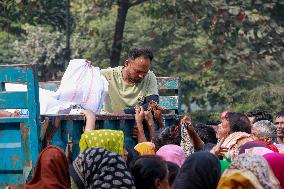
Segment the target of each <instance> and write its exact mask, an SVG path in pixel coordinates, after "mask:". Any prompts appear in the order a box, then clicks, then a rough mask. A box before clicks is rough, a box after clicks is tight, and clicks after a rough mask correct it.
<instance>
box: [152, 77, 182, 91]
mask: <svg viewBox="0 0 284 189" xmlns="http://www.w3.org/2000/svg"><path fill="white" fill-rule="evenodd" d="M157 82H158V89H159V90H174V89H179V87H180V79H179V78H178V77H157Z"/></svg>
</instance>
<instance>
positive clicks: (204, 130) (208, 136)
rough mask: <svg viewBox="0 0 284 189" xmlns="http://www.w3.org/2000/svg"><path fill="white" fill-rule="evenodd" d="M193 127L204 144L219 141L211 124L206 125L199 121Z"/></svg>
mask: <svg viewBox="0 0 284 189" xmlns="http://www.w3.org/2000/svg"><path fill="white" fill-rule="evenodd" d="M193 127H194V129H195V131H196V133H197V134H198V136H199V137H200V139H201V140H202V141H203V142H204V144H206V143H214V144H216V143H217V138H216V133H215V131H214V129H213V128H212V127H211V126H208V125H205V124H203V123H197V124H194V125H193Z"/></svg>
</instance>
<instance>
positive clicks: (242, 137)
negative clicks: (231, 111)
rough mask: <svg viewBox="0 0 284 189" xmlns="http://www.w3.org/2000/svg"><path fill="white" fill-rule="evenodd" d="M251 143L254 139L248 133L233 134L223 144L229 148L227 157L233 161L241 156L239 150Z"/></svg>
mask: <svg viewBox="0 0 284 189" xmlns="http://www.w3.org/2000/svg"><path fill="white" fill-rule="evenodd" d="M249 141H253V138H252V137H251V135H250V134H248V133H246V132H234V133H231V134H230V135H229V136H228V137H227V138H226V139H225V141H224V142H223V144H222V147H225V148H228V152H227V153H226V154H225V155H226V157H227V158H230V159H231V160H233V159H234V158H235V157H236V156H237V155H238V154H239V148H240V147H241V146H242V145H243V144H245V143H247V142H249Z"/></svg>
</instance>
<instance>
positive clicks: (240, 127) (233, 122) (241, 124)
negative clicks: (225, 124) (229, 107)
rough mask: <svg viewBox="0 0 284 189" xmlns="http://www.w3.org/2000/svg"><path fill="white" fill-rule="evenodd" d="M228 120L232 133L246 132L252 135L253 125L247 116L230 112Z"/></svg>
mask: <svg viewBox="0 0 284 189" xmlns="http://www.w3.org/2000/svg"><path fill="white" fill-rule="evenodd" d="M226 119H227V120H228V121H229V123H230V126H231V131H230V133H233V132H246V133H248V134H251V123H250V121H249V119H248V118H247V116H246V115H245V114H243V113H239V112H228V113H227V115H226Z"/></svg>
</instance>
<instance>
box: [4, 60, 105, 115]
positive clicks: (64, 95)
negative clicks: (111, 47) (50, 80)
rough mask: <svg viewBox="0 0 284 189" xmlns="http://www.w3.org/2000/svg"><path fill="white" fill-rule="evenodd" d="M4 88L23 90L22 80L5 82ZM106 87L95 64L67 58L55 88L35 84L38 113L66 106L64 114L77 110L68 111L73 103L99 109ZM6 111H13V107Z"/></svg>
mask: <svg viewBox="0 0 284 189" xmlns="http://www.w3.org/2000/svg"><path fill="white" fill-rule="evenodd" d="M5 88H6V90H7V91H27V86H26V85H24V84H12V83H6V84H5ZM107 91H108V82H107V80H106V79H105V77H104V76H103V75H101V73H100V69H99V68H98V67H93V66H92V65H91V63H90V62H87V61H86V60H85V59H74V60H71V61H70V62H69V65H68V67H67V69H66V71H65V73H64V75H63V78H62V80H61V84H60V87H59V89H58V90H57V91H56V92H54V91H50V90H46V89H42V88H39V102H40V114H59V113H62V112H65V110H68V111H66V113H67V114H78V113H76V111H71V112H70V109H72V106H74V105H80V106H82V107H83V108H84V109H88V110H91V111H93V112H94V113H99V112H100V111H101V108H102V104H103V98H104V95H105V93H107ZM8 111H10V112H14V109H10V110H8ZM21 112H22V110H21ZM64 114H65V113H64Z"/></svg>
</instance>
